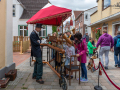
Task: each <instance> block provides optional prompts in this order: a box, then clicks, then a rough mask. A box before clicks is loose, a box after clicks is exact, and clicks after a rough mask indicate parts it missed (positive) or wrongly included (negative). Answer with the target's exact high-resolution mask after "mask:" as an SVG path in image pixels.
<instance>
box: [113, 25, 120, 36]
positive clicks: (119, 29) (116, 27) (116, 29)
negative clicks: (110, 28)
mask: <svg viewBox="0 0 120 90" xmlns="http://www.w3.org/2000/svg"><path fill="white" fill-rule="evenodd" d="M117 31H120V24H117V25H115V32H114V35H117Z"/></svg>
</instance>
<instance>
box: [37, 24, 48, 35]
mask: <svg viewBox="0 0 120 90" xmlns="http://www.w3.org/2000/svg"><path fill="white" fill-rule="evenodd" d="M46 33H47V32H46V26H45V25H43V28H42V29H41V31H40V32H39V36H40V37H46Z"/></svg>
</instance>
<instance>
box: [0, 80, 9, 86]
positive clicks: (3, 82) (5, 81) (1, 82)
mask: <svg viewBox="0 0 120 90" xmlns="http://www.w3.org/2000/svg"><path fill="white" fill-rule="evenodd" d="M9 80H10V78H5V80H2V79H0V88H6V86H7V84H8V83H9Z"/></svg>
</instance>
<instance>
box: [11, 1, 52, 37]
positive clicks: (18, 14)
mask: <svg viewBox="0 0 120 90" xmlns="http://www.w3.org/2000/svg"><path fill="white" fill-rule="evenodd" d="M13 4H15V5H16V16H15V17H13V36H18V25H27V23H26V22H27V21H28V19H20V17H21V15H22V13H23V10H24V9H23V7H22V6H21V5H20V3H19V2H18V1H17V0H13ZM32 31H33V24H31V25H30V24H29V25H28V36H30V33H31V32H32ZM49 33H52V26H47V34H49Z"/></svg>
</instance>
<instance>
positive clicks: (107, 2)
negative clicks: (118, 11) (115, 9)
mask: <svg viewBox="0 0 120 90" xmlns="http://www.w3.org/2000/svg"><path fill="white" fill-rule="evenodd" d="M102 3H103V4H102V8H103V10H104V9H105V8H107V7H109V6H110V5H111V0H103V1H102Z"/></svg>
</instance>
